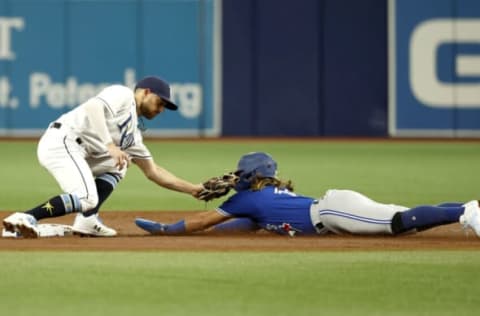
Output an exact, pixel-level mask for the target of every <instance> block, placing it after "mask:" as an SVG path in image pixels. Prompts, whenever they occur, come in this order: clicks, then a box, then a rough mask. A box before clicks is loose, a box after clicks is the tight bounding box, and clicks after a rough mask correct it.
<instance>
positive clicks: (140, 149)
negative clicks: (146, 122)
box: [125, 129, 153, 159]
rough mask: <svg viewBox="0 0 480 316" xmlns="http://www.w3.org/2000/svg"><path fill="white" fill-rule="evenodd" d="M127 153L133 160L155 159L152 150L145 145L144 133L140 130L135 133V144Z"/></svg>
mask: <svg viewBox="0 0 480 316" xmlns="http://www.w3.org/2000/svg"><path fill="white" fill-rule="evenodd" d="M125 151H126V153H127V154H129V155H130V157H132V158H137V159H153V158H152V154H151V153H150V150H149V149H148V148H147V146H145V144H144V143H143V137H142V133H141V132H140V131H139V130H138V129H137V130H136V131H135V144H134V145H133V146H131V147H129V148H127V149H126V150H125Z"/></svg>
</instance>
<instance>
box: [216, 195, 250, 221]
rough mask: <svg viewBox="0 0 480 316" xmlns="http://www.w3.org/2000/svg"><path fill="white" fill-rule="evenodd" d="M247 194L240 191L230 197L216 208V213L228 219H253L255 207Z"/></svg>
mask: <svg viewBox="0 0 480 316" xmlns="http://www.w3.org/2000/svg"><path fill="white" fill-rule="evenodd" d="M245 193H248V192H245V191H242V192H238V193H236V194H235V195H232V196H231V197H230V198H229V199H228V200H226V201H225V202H223V203H222V204H221V205H220V206H219V207H217V212H219V213H221V214H223V215H225V216H229V217H255V212H256V207H255V203H253V201H252V199H251V198H250V196H249V195H248V194H245Z"/></svg>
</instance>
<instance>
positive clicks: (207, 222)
mask: <svg viewBox="0 0 480 316" xmlns="http://www.w3.org/2000/svg"><path fill="white" fill-rule="evenodd" d="M227 219H229V217H227V216H225V215H223V214H220V213H219V212H217V211H207V212H202V213H198V214H195V215H192V216H190V217H189V218H186V219H183V220H181V221H178V222H176V223H173V224H165V223H159V222H155V221H151V220H148V219H144V218H137V219H136V220H135V224H136V225H137V226H138V227H140V228H141V229H143V230H145V231H147V232H149V233H151V234H154V235H180V234H188V233H192V232H196V231H203V230H206V229H208V228H210V227H212V226H214V225H216V224H219V223H222V222H224V221H226V220H227Z"/></svg>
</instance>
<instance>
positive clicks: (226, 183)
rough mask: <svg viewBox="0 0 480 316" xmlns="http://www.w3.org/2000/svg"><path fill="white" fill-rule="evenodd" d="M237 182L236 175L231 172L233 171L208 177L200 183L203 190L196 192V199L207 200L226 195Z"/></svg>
mask: <svg viewBox="0 0 480 316" xmlns="http://www.w3.org/2000/svg"><path fill="white" fill-rule="evenodd" d="M237 182H238V176H236V175H235V174H233V172H229V173H225V174H224V175H222V176H219V177H213V178H210V179H208V180H207V181H205V182H203V183H202V185H203V190H201V191H200V192H199V193H198V194H197V199H199V200H202V201H206V202H208V201H210V200H213V199H217V198H219V197H222V196H224V195H227V194H228V192H230V189H231V188H233V187H234V186H235V184H236V183H237Z"/></svg>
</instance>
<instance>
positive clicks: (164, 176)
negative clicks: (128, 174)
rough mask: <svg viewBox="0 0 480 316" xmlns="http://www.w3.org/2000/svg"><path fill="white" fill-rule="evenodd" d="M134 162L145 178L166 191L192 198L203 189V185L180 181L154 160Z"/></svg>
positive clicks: (135, 159)
mask: <svg viewBox="0 0 480 316" xmlns="http://www.w3.org/2000/svg"><path fill="white" fill-rule="evenodd" d="M133 162H134V163H135V164H136V165H137V166H138V167H139V168H140V169H141V170H142V172H143V174H144V175H145V177H147V178H148V179H149V180H151V181H153V182H155V183H156V184H158V185H159V186H162V187H164V188H166V189H170V190H173V191H178V192H183V193H188V194H191V195H192V196H196V195H197V193H198V192H200V191H201V190H202V189H203V186H202V184H193V183H191V182H188V181H186V180H183V179H180V178H178V177H177V176H175V175H174V174H172V173H170V172H169V171H168V170H166V169H164V168H162V167H160V166H158V165H157V164H156V163H155V162H154V161H153V160H152V159H138V158H134V159H133Z"/></svg>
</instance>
